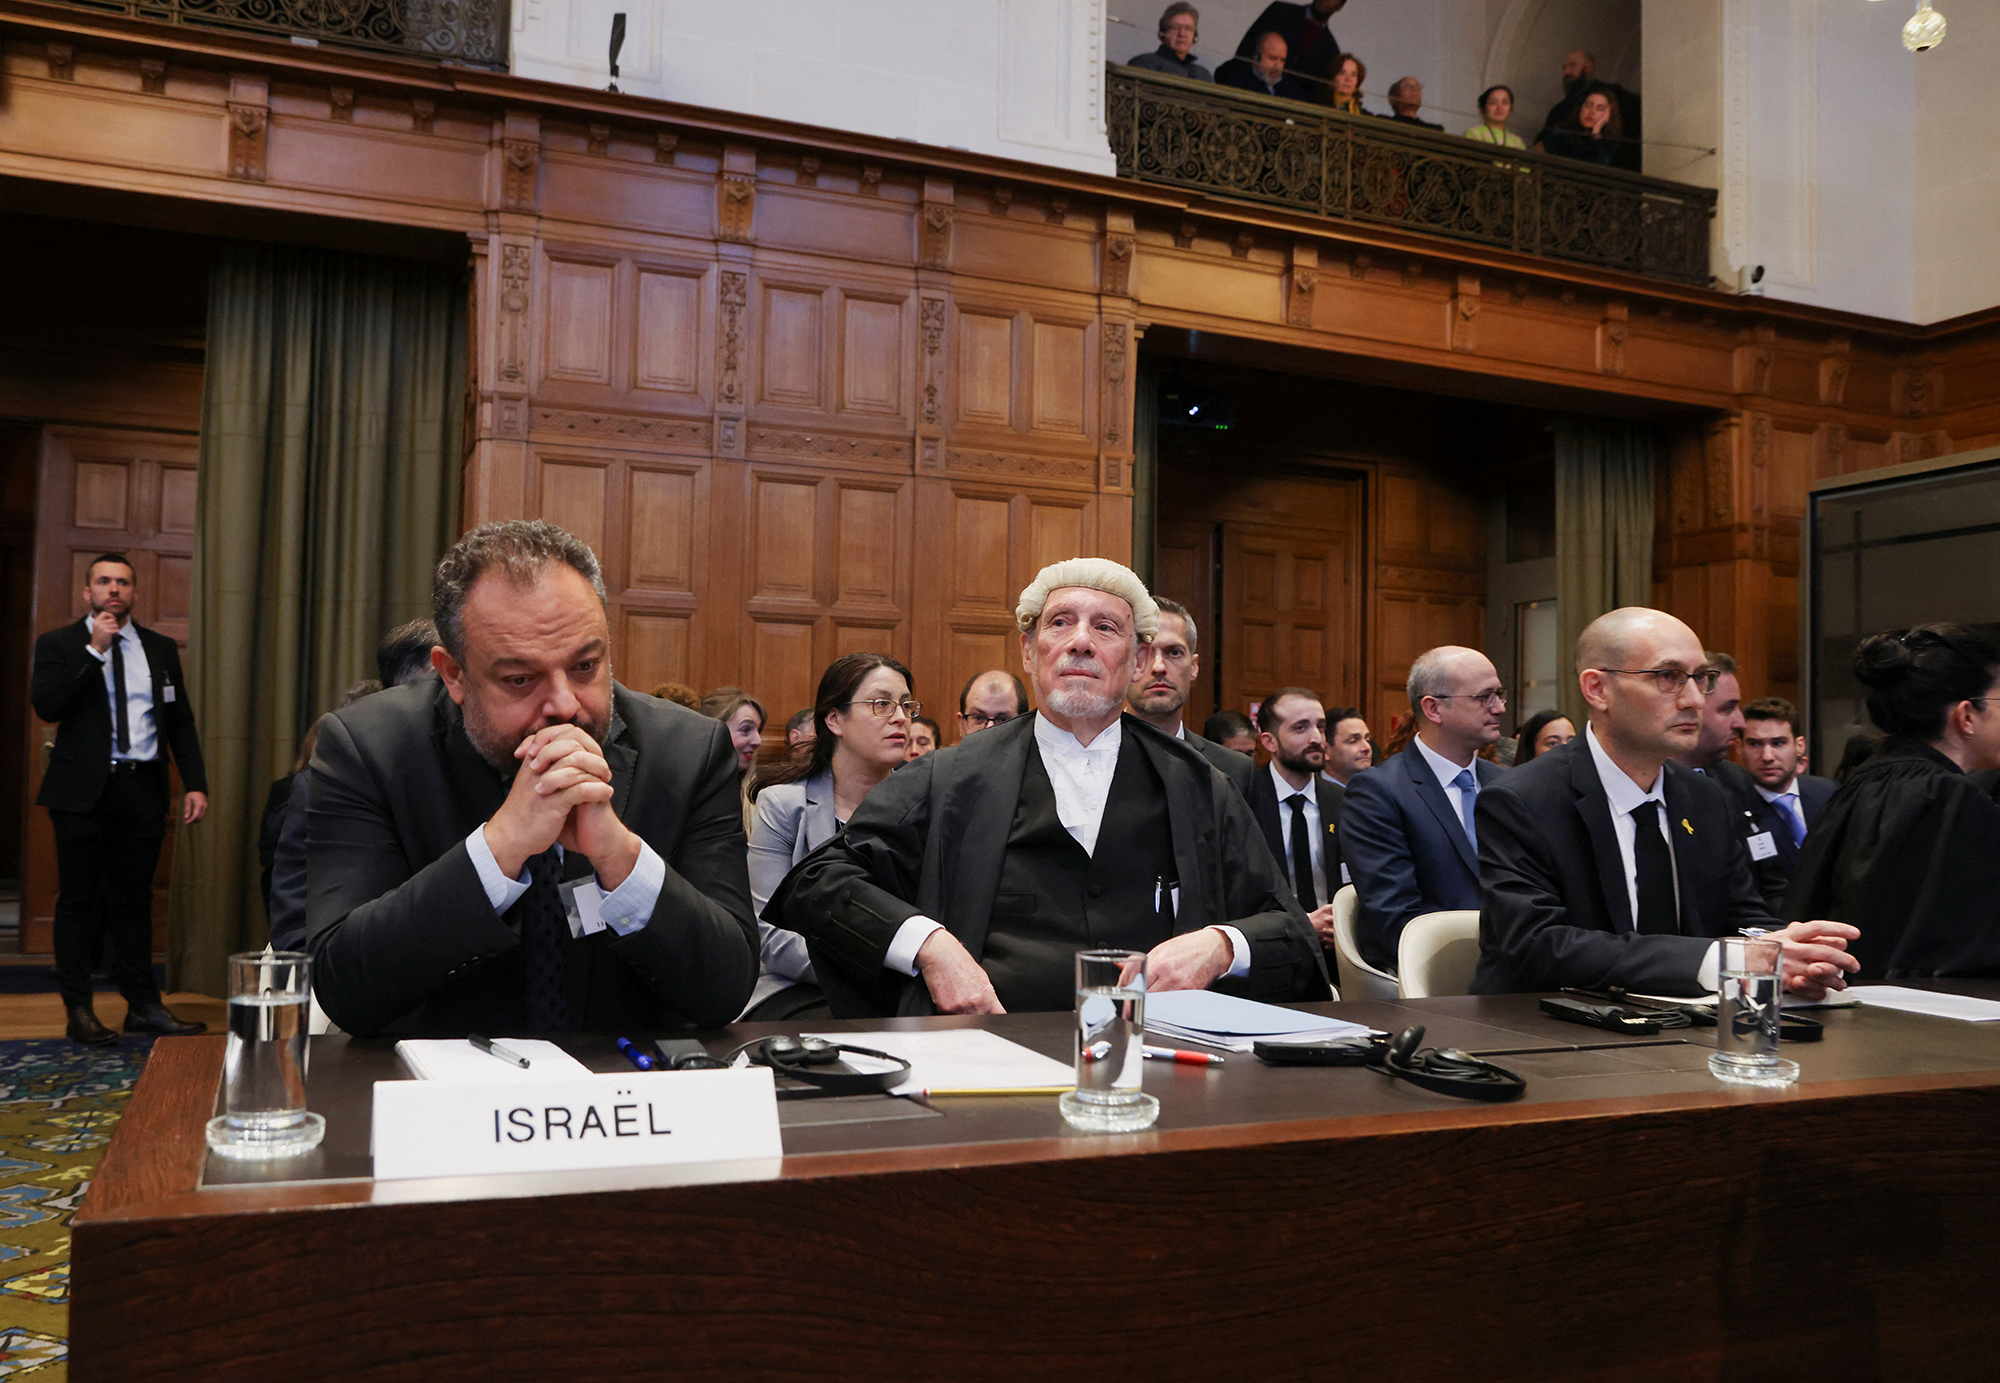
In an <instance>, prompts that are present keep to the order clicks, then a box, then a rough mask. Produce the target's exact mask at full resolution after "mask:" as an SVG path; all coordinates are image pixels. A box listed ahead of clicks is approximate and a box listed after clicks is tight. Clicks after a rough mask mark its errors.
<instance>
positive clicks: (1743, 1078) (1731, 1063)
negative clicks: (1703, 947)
mask: <svg viewBox="0 0 2000 1383" xmlns="http://www.w3.org/2000/svg"><path fill="white" fill-rule="evenodd" d="M1716 947H1717V959H1718V962H1719V965H1718V970H1719V974H1718V976H1717V979H1718V980H1719V982H1720V984H1721V987H1722V988H1721V993H1720V994H1719V995H1717V998H1716V1005H1715V1055H1713V1056H1711V1057H1710V1058H1709V1059H1708V1071H1709V1074H1710V1075H1712V1076H1714V1077H1716V1078H1717V1079H1718V1080H1726V1081H1729V1082H1731V1083H1732V1084H1735V1085H1790V1084H1791V1083H1792V1082H1794V1081H1796V1080H1797V1079H1798V1078H1799V1064H1798V1063H1797V1062H1796V1061H1787V1060H1786V1059H1785V1058H1783V1057H1781V1056H1779V1055H1778V1008H1779V1003H1780V1000H1781V998H1782V996H1783V994H1784V979H1783V972H1782V969H1781V966H1780V960H1779V957H1780V955H1781V954H1782V952H1783V949H1784V948H1783V947H1782V946H1780V945H1779V942H1778V938H1776V937H1775V936H1771V935H1768V934H1767V933H1765V932H1763V931H1760V930H1758V929H1756V928H1746V929H1745V930H1744V932H1743V934H1742V935H1741V936H1725V937H1723V938H1722V939H1721V940H1720V941H1718V942H1717V943H1716Z"/></svg>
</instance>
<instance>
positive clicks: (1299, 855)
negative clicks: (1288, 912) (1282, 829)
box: [1289, 793, 1319, 912]
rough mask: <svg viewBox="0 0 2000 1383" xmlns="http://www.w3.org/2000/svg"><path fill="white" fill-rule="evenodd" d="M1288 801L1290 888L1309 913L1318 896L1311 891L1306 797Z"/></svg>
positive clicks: (1316, 902) (1310, 856)
mask: <svg viewBox="0 0 2000 1383" xmlns="http://www.w3.org/2000/svg"><path fill="white" fill-rule="evenodd" d="M1289 800H1290V801H1291V804H1292V887H1293V889H1295V890H1296V891H1297V893H1298V895H1299V906H1300V907H1302V908H1304V909H1305V910H1306V911H1307V912H1311V911H1312V910H1313V909H1314V908H1316V907H1318V906H1319V895H1318V893H1317V892H1315V891H1314V889H1313V856H1312V832H1311V831H1310V830H1308V829H1307V827H1306V795H1305V794H1304V793H1299V794H1297V795H1296V796H1294V797H1292V798H1291V799H1289Z"/></svg>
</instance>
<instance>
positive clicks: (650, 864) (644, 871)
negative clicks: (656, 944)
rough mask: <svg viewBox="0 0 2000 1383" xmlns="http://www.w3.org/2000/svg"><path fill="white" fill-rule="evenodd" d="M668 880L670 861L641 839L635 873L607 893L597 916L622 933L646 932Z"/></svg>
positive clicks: (622, 934) (633, 868)
mask: <svg viewBox="0 0 2000 1383" xmlns="http://www.w3.org/2000/svg"><path fill="white" fill-rule="evenodd" d="M666 882H667V862H666V861H665V860H663V859H661V858H660V857H659V855H658V853H656V852H655V851H654V849H653V847H652V846H650V845H648V844H646V842H645V841H643V840H642V841H640V842H639V862H638V863H637V864H635V865H633V866H632V872H631V873H630V874H627V875H626V876H625V882H624V883H622V884H620V885H618V887H617V888H614V889H612V890H611V892H609V893H607V894H605V895H604V901H603V902H602V903H600V904H599V905H598V909H597V915H598V916H599V917H602V918H603V919H604V925H606V926H607V927H609V928H611V930H612V931H614V932H616V933H618V935H620V936H630V935H632V933H634V932H636V931H642V930H644V928H645V926H646V924H647V923H648V922H650V921H652V920H653V909H654V907H655V906H657V905H658V903H659V901H660V890H661V889H662V888H664V887H665V886H666Z"/></svg>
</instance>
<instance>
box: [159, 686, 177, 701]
mask: <svg viewBox="0 0 2000 1383" xmlns="http://www.w3.org/2000/svg"><path fill="white" fill-rule="evenodd" d="M173 699H174V684H173V683H172V682H169V683H167V685H166V686H165V687H163V688H161V690H160V700H161V701H163V702H167V701H172V700H173Z"/></svg>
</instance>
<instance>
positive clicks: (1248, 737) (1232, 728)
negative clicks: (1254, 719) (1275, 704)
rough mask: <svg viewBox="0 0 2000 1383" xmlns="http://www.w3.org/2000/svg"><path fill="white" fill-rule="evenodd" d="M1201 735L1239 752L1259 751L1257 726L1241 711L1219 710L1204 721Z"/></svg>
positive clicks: (1213, 742) (1211, 741)
mask: <svg viewBox="0 0 2000 1383" xmlns="http://www.w3.org/2000/svg"><path fill="white" fill-rule="evenodd" d="M1201 737H1202V738H1203V739H1205V740H1208V741H1209V742H1210V743H1212V744H1219V745H1221V746H1222V747H1223V748H1224V749H1234V750H1235V751H1236V752H1237V753H1239V754H1254V753H1256V752H1257V727H1256V726H1255V725H1253V724H1251V723H1250V717H1249V716H1246V715H1244V714H1243V712H1241V711H1217V712H1216V713H1215V714H1214V715H1212V716H1210V717H1209V718H1208V719H1207V720H1205V721H1203V722H1202V725H1201Z"/></svg>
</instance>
